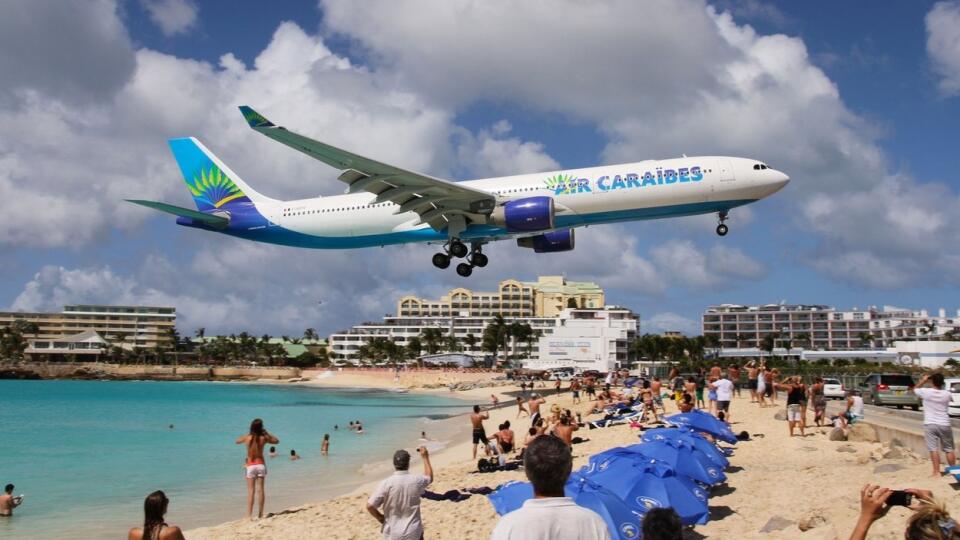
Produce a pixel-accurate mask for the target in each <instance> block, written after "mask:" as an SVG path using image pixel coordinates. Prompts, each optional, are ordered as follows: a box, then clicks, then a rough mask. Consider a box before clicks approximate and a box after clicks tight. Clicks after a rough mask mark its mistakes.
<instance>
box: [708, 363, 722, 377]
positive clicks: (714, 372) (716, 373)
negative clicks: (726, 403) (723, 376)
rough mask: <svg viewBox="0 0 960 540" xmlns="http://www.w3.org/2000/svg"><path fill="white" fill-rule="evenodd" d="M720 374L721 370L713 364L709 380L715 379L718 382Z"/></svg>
mask: <svg viewBox="0 0 960 540" xmlns="http://www.w3.org/2000/svg"><path fill="white" fill-rule="evenodd" d="M722 372H723V370H722V369H720V366H718V365H717V364H714V365H713V367H712V368H710V378H711V379H715V380H719V379H720V373H722Z"/></svg>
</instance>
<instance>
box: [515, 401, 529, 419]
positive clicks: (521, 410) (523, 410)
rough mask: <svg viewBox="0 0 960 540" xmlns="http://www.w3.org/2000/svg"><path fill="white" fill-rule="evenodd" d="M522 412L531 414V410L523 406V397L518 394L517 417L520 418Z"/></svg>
mask: <svg viewBox="0 0 960 540" xmlns="http://www.w3.org/2000/svg"><path fill="white" fill-rule="evenodd" d="M520 413H527V416H530V411H528V410H527V408H526V407H524V406H523V398H522V397H520V396H517V418H520Z"/></svg>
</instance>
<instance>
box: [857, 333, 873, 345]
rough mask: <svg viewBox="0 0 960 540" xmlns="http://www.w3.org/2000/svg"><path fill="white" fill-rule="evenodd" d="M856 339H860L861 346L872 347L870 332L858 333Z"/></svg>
mask: <svg viewBox="0 0 960 540" xmlns="http://www.w3.org/2000/svg"><path fill="white" fill-rule="evenodd" d="M857 337H858V338H860V344H861V345H864V346H867V347H873V334H871V333H870V332H860V334H858V335H857Z"/></svg>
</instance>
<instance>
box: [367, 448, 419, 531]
mask: <svg viewBox="0 0 960 540" xmlns="http://www.w3.org/2000/svg"><path fill="white" fill-rule="evenodd" d="M417 452H419V454H420V457H421V458H422V459H423V474H422V475H419V474H410V453H409V452H407V451H406V450H397V451H396V452H394V454H393V468H394V469H396V471H395V472H394V473H393V475H392V476H389V477H387V478H386V479H385V480H384V481H383V482H380V485H379V486H377V489H376V490H375V491H374V492H373V494H372V495H370V499H369V500H368V501H367V512H370V515H372V516H373V517H374V518H376V519H377V521H379V522H380V525H381V531H382V532H383V539H384V540H421V539H422V538H423V521H422V520H421V519H420V497H421V495H423V492H424V491H426V489H427V486H429V485H430V484H431V483H432V482H433V467H432V466H431V465H430V455H429V453H428V452H427V449H426V447H424V446H421V447H420V448H418V449H417ZM381 508H383V511H382V512H381V511H380V509H381Z"/></svg>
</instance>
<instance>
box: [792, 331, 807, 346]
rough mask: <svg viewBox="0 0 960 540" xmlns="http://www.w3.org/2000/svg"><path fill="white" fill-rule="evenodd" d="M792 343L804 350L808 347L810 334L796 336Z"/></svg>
mask: <svg viewBox="0 0 960 540" xmlns="http://www.w3.org/2000/svg"><path fill="white" fill-rule="evenodd" d="M793 341H794V343H796V345H797V346H799V347H802V348H804V349H805V348H807V347H808V346H810V334H807V333H801V334H797V336H796V337H795V338H793Z"/></svg>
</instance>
